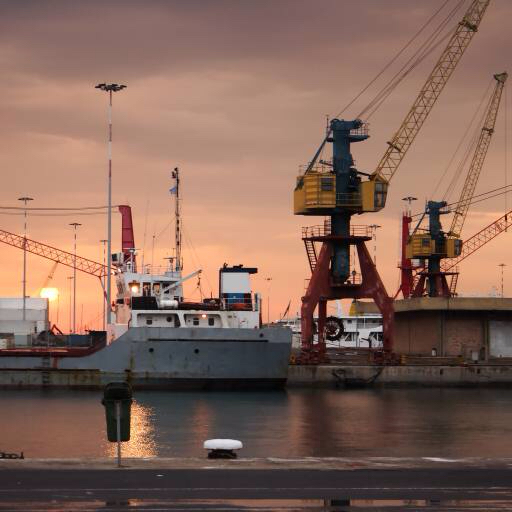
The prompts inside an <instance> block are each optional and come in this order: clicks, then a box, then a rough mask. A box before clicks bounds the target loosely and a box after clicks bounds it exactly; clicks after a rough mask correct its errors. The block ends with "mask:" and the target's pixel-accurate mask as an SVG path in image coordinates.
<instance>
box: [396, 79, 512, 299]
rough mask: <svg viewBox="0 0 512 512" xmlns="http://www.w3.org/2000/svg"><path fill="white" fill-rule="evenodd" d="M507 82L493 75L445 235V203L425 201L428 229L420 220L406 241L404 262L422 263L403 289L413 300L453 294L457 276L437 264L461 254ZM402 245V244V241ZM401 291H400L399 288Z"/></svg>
mask: <svg viewBox="0 0 512 512" xmlns="http://www.w3.org/2000/svg"><path fill="white" fill-rule="evenodd" d="M507 78H508V74H507V73H499V74H496V75H494V79H495V80H496V84H495V87H494V90H493V92H492V94H491V96H490V98H489V102H488V105H487V109H486V114H485V118H484V121H483V123H482V128H481V130H480V135H479V138H478V140H477V142H476V145H475V148H474V152H473V157H472V160H471V163H470V166H469V169H468V172H467V175H466V179H465V182H464V185H463V187H462V191H461V194H460V198H459V200H458V202H457V203H456V206H455V214H454V216H453V219H452V224H451V228H450V230H449V232H448V233H445V232H444V231H443V229H442V225H441V220H440V217H441V215H443V214H448V213H450V210H449V209H448V205H447V203H446V201H429V202H428V203H427V208H426V210H425V213H424V215H423V217H424V216H425V215H428V219H429V227H428V229H427V230H420V229H419V226H420V223H421V220H422V219H423V217H422V218H421V219H420V222H419V223H418V225H417V226H416V228H415V230H414V232H413V233H412V235H411V236H410V237H409V238H408V240H406V258H407V259H419V260H422V261H424V262H425V263H424V264H423V265H422V270H421V271H419V272H418V273H417V274H416V276H415V277H414V278H413V283H412V284H411V285H408V286H405V288H406V289H409V290H410V292H411V295H412V296H413V297H421V296H423V295H428V296H430V297H451V296H452V295H454V294H455V290H456V286H457V280H458V276H457V275H456V273H454V272H451V273H447V271H442V269H441V262H442V260H443V259H445V258H457V257H458V256H459V255H460V254H461V252H462V247H463V243H462V240H461V239H460V235H461V231H462V227H463V225H464V222H465V220H466V217H467V214H468V211H469V207H470V204H471V200H472V198H473V195H474V192H475V188H476V185H477V183H478V179H479V177H480V174H481V171H482V168H483V165H484V161H485V157H486V155H487V151H488V149H489V145H490V143H491V139H492V136H493V134H494V128H495V126H496V119H497V117H498V111H499V106H500V101H501V97H502V94H503V88H504V86H505V82H506V81H507ZM402 243H404V240H403V237H402ZM447 277H451V282H450V284H448V280H447ZM402 288H404V287H403V286H402Z"/></svg>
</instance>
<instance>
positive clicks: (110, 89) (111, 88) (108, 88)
mask: <svg viewBox="0 0 512 512" xmlns="http://www.w3.org/2000/svg"><path fill="white" fill-rule="evenodd" d="M95 88H96V89H99V90H100V91H104V92H107V93H108V99H109V101H108V212H107V304H106V310H107V325H110V320H111V303H112V288H111V285H112V283H111V281H112V278H111V274H112V93H114V92H119V91H122V90H123V89H126V85H122V84H107V83H101V84H98V85H96V86H95Z"/></svg>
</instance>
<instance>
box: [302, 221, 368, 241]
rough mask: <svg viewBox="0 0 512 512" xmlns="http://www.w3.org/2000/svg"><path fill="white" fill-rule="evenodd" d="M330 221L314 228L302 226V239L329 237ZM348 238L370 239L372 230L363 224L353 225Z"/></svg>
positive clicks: (330, 232)
mask: <svg viewBox="0 0 512 512" xmlns="http://www.w3.org/2000/svg"><path fill="white" fill-rule="evenodd" d="M331 234H332V231H331V221H330V220H326V221H325V222H324V223H323V224H317V225H316V226H304V227H303V228H302V238H316V237H324V236H331ZM350 236H357V237H366V238H371V237H372V228H371V227H370V226H366V225H363V224H353V225H351V226H350Z"/></svg>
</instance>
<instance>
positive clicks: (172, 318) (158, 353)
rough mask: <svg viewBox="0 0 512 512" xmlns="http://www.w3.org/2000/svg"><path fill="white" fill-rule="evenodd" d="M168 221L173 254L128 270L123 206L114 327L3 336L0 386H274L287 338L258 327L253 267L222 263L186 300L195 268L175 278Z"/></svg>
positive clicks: (129, 236)
mask: <svg viewBox="0 0 512 512" xmlns="http://www.w3.org/2000/svg"><path fill="white" fill-rule="evenodd" d="M175 171H176V172H177V170H175ZM175 177H176V179H177V180H178V179H179V176H177V175H176V176H175ZM176 204H177V205H179V197H176ZM176 213H177V218H176V222H175V225H176V233H175V234H176V247H175V255H174V257H173V258H169V259H168V261H169V263H168V267H167V268H166V269H165V270H164V271H162V272H152V271H150V270H148V268H147V267H145V268H142V269H140V270H139V269H138V268H137V259H136V251H135V249H134V245H135V244H134V236H133V227H132V226H133V225H132V219H131V210H130V209H129V208H128V207H123V209H121V214H122V222H123V226H122V252H120V253H118V254H115V255H113V258H112V261H113V265H114V269H115V270H114V273H115V282H116V290H117V295H116V300H115V302H114V304H113V305H112V306H113V313H114V317H115V321H114V322H113V323H112V324H111V325H109V326H108V327H107V330H106V331H90V332H88V333H87V334H85V335H76V334H75V335H64V334H62V333H61V332H60V331H57V332H55V330H49V329H46V330H44V331H40V332H37V333H33V332H32V333H31V334H25V335H24V336H20V335H14V334H13V335H12V336H10V335H9V333H7V334H3V335H2V336H3V338H2V340H3V341H2V344H1V345H0V387H3V388H34V387H36V388H37V387H64V388H89V389H90V388H101V387H103V386H105V385H106V384H107V383H109V382H112V381H126V382H129V383H130V384H131V385H132V386H133V387H134V388H135V389H187V388H192V389H218V388H220V389H226V388H227V389H246V388H279V387H282V386H284V385H285V383H286V379H287V374H288V363H289V359H290V351H291V344H292V332H291V330H290V329H288V328H284V327H283V328H272V327H271V328H266V327H262V322H261V298H260V295H259V294H258V293H253V292H252V290H251V275H253V274H255V273H256V272H257V268H254V267H244V266H243V265H234V266H229V265H227V264H224V265H223V266H222V267H221V268H220V269H219V291H218V296H217V297H210V298H205V299H202V300H200V301H199V302H193V301H189V300H186V299H185V298H184V295H183V283H184V282H185V281H187V280H188V279H191V278H193V277H195V276H198V275H200V273H201V270H196V271H194V272H192V273H190V274H188V275H186V276H183V275H182V269H183V262H182V258H181V251H180V249H181V232H180V229H179V226H180V220H179V208H178V207H177V211H176ZM30 245H32V244H30ZM75 264H76V260H75ZM20 300H21V299H20ZM27 300H28V299H27ZM28 303H29V304H30V301H29V302H28ZM18 313H19V315H21V311H18ZM25 313H26V312H25ZM38 318H40V317H38ZM39 322H40V320H39ZM35 330H37V328H36V329H35ZM11 334H12V333H11ZM20 338H21V339H24V340H26V343H19V340H20ZM16 341H18V342H16Z"/></svg>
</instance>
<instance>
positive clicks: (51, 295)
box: [39, 288, 59, 302]
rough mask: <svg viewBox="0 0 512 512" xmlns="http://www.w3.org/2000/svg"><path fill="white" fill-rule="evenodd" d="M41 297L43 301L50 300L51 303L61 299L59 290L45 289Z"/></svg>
mask: <svg viewBox="0 0 512 512" xmlns="http://www.w3.org/2000/svg"><path fill="white" fill-rule="evenodd" d="M39 296H40V297H41V298H42V299H48V300H49V301H50V302H53V301H55V300H57V299H58V297H59V290H58V289H57V288H43V289H42V290H41V293H40V294H39Z"/></svg>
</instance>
